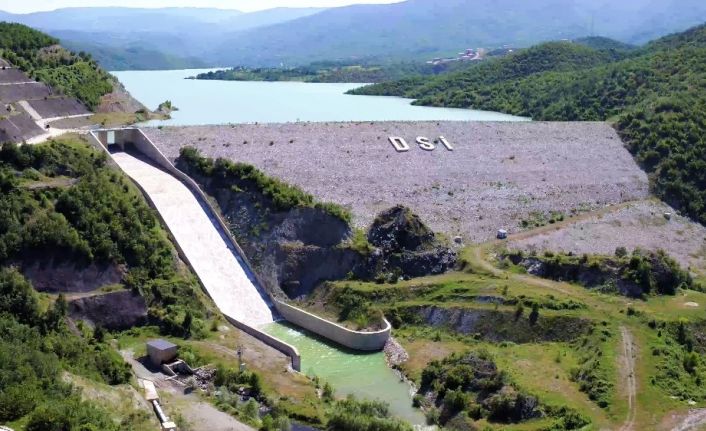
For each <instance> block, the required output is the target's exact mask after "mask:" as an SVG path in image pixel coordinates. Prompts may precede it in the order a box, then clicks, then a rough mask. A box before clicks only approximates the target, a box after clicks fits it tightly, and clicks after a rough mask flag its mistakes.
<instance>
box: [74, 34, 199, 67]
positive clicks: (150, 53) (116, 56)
mask: <svg viewBox="0 0 706 431" xmlns="http://www.w3.org/2000/svg"><path fill="white" fill-rule="evenodd" d="M64 45H65V46H66V47H67V48H68V49H70V50H72V51H76V52H80V51H84V52H89V53H90V54H91V55H92V56H93V58H94V59H95V60H96V61H97V62H98V64H100V65H101V66H102V67H103V68H105V69H107V70H110V71H118V70H173V69H200V68H205V67H208V65H207V64H206V63H205V62H204V61H203V60H200V59H198V58H194V57H180V56H175V55H171V54H167V53H165V52H163V51H158V50H154V49H146V48H142V47H140V46H138V45H133V46H129V47H126V48H118V47H112V46H102V45H97V44H91V43H83V42H74V41H67V42H64Z"/></svg>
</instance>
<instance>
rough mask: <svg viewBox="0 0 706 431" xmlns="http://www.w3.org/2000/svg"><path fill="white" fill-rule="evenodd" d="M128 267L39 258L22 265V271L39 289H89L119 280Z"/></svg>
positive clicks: (60, 290) (82, 290) (47, 290)
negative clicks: (85, 264) (79, 263)
mask: <svg viewBox="0 0 706 431" xmlns="http://www.w3.org/2000/svg"><path fill="white" fill-rule="evenodd" d="M126 272H127V269H126V268H125V267H123V266H120V265H105V266H99V265H95V264H92V265H89V266H87V267H78V266H76V265H75V264H73V263H57V262H53V261H52V260H42V261H41V262H40V261H39V260H36V261H34V262H33V263H31V264H26V265H22V274H23V275H24V276H25V277H27V279H28V280H30V281H31V282H32V285H33V286H34V288H35V289H37V290H38V291H40V292H52V293H59V292H64V293H67V292H91V291H94V290H97V289H100V288H101V287H104V286H109V285H112V284H118V283H120V282H121V281H122V279H123V277H124V275H125V274H126Z"/></svg>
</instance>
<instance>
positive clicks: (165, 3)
mask: <svg viewBox="0 0 706 431" xmlns="http://www.w3.org/2000/svg"><path fill="white" fill-rule="evenodd" d="M398 1H400V0H366V1H355V0H88V1H86V0H0V10H4V11H6V12H13V13H28V12H37V11H46V10H54V9H59V8H63V7H89V6H123V7H151V8H152V7H187V6H188V7H215V8H221V9H238V10H241V11H243V12H252V11H256V10H263V9H270V8H273V7H336V6H346V5H350V4H356V3H396V2H398Z"/></svg>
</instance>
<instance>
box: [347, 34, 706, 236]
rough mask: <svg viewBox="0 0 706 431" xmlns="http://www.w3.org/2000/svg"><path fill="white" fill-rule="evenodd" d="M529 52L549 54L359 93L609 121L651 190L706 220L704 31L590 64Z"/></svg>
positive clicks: (553, 50) (538, 116)
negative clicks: (646, 175)
mask: <svg viewBox="0 0 706 431" xmlns="http://www.w3.org/2000/svg"><path fill="white" fill-rule="evenodd" d="M533 49H534V50H544V54H545V55H544V56H533V55H531V54H529V53H530V52H531V51H532V50H527V51H526V52H525V53H524V54H523V53H519V54H517V55H514V56H510V57H507V58H505V59H502V60H499V61H495V62H493V63H487V64H484V65H482V66H479V67H477V68H473V69H470V70H468V71H465V72H460V73H455V74H449V75H444V76H439V77H435V78H431V79H427V78H422V79H416V80H411V81H410V80H408V81H398V82H393V83H386V84H381V85H376V86H370V87H366V88H362V89H359V90H356V92H355V93H356V94H382V95H387V94H391V95H400V96H406V97H411V98H415V99H418V100H417V101H416V102H415V103H416V104H419V105H430V106H450V107H458V108H474V109H484V110H492V111H502V112H507V113H511V114H515V115H522V116H527V117H532V118H533V119H535V120H550V121H594V120H596V121H604V120H610V121H612V122H613V123H614V124H615V127H616V128H617V130H618V132H619V133H620V135H621V136H622V138H623V139H624V141H625V143H626V144H627V146H628V148H629V149H630V151H631V152H632V153H633V154H634V156H635V157H636V159H637V160H638V162H639V163H641V164H642V165H643V167H644V168H645V169H646V170H647V171H648V173H650V175H651V179H652V185H653V189H654V191H655V193H656V194H657V195H658V196H660V197H661V198H662V199H663V200H665V201H666V202H667V203H669V204H670V205H673V206H675V207H677V208H678V209H680V210H682V211H684V212H685V213H686V214H688V215H689V216H691V217H693V218H695V219H697V220H698V221H700V222H701V223H706V134H705V133H704V130H706V26H703V25H702V26H699V27H696V28H693V29H691V30H689V31H687V32H684V33H680V34H676V35H672V36H667V37H665V38H663V39H659V40H657V41H654V42H652V43H650V44H648V45H647V46H646V47H644V48H642V49H640V50H637V51H635V52H634V53H632V54H623V53H621V52H619V51H615V50H609V51H594V52H595V54H594V55H595V56H594V57H588V58H584V57H577V56H575V55H570V56H568V61H561V60H558V59H561V58H565V57H566V54H562V51H561V49H559V45H556V44H554V45H540V46H539V47H536V48H533ZM585 49H590V48H585ZM564 50H570V51H572V52H573V51H574V50H576V52H579V51H580V49H577V48H576V47H572V48H570V49H569V47H565V48H564ZM609 53H612V54H609ZM611 55H613V57H612V58H611ZM626 55H627V58H623V59H621V57H624V56H626Z"/></svg>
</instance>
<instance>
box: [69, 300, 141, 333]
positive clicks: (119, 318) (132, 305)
mask: <svg viewBox="0 0 706 431" xmlns="http://www.w3.org/2000/svg"><path fill="white" fill-rule="evenodd" d="M69 316H70V317H71V318H72V319H74V320H84V321H86V322H88V323H89V324H91V325H93V326H102V327H103V328H106V329H109V330H118V331H119V330H123V329H129V328H132V327H134V326H139V325H144V324H145V323H146V322H147V304H146V303H145V299H144V298H143V297H142V296H140V295H139V294H137V293H133V292H132V291H129V290H121V291H119V292H112V293H106V294H105V295H97V296H90V297H87V298H80V299H76V300H73V301H71V302H69Z"/></svg>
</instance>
